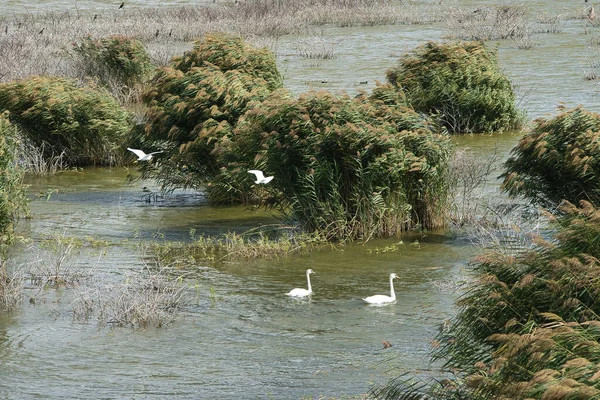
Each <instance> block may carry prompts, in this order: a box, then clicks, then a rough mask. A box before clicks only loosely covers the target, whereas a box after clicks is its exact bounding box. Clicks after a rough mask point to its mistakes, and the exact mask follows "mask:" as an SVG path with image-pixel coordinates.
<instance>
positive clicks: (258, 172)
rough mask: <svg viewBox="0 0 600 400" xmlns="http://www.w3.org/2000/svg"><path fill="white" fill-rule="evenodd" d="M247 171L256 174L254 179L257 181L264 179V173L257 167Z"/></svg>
mask: <svg viewBox="0 0 600 400" xmlns="http://www.w3.org/2000/svg"><path fill="white" fill-rule="evenodd" d="M248 173H250V174H254V175H256V181H257V182H258V181H261V180H263V179H265V175H264V174H263V172H262V171H261V170H259V169H251V170H249V171H248Z"/></svg>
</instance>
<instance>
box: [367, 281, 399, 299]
mask: <svg viewBox="0 0 600 400" xmlns="http://www.w3.org/2000/svg"><path fill="white" fill-rule="evenodd" d="M397 277H398V275H396V274H390V295H389V296H386V295H383V294H376V295H375V296H369V297H365V298H364V299H363V300H364V301H366V302H367V303H369V304H387V303H393V302H394V301H396V293H395V292H394V279H396V278H397Z"/></svg>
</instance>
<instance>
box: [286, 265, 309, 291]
mask: <svg viewBox="0 0 600 400" xmlns="http://www.w3.org/2000/svg"><path fill="white" fill-rule="evenodd" d="M314 273H315V272H314V271H313V270H312V269H307V270H306V282H308V290H307V289H302V288H296V289H292V290H290V291H289V292H288V293H286V295H288V296H291V297H306V296H310V295H311V294H312V292H313V291H312V286H310V274H314Z"/></svg>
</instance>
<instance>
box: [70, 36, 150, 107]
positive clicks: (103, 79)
mask: <svg viewBox="0 0 600 400" xmlns="http://www.w3.org/2000/svg"><path fill="white" fill-rule="evenodd" d="M73 52H74V55H75V57H74V59H75V64H76V67H75V68H76V69H77V70H78V74H79V75H80V76H81V78H82V79H83V78H88V79H93V80H96V81H97V82H98V83H100V84H102V85H104V86H105V87H107V88H109V90H110V91H111V93H113V95H115V97H117V98H119V99H121V101H123V102H125V101H126V100H127V101H128V102H130V101H132V100H136V99H137V97H139V94H140V93H141V85H142V83H143V82H145V81H146V80H148V79H149V78H150V77H151V76H152V73H153V72H154V68H155V66H154V65H153V64H152V62H151V61H150V56H149V55H148V52H147V51H146V49H145V48H144V46H143V45H142V43H141V42H140V41H139V40H137V39H134V38H130V37H126V36H110V37H105V38H99V39H94V38H92V37H90V36H88V37H86V38H84V39H83V40H81V41H79V42H78V43H73ZM136 94H137V95H136Z"/></svg>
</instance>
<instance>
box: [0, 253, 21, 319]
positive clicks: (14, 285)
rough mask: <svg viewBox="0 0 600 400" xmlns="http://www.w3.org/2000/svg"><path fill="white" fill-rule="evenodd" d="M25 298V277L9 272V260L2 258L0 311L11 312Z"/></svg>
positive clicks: (0, 263)
mask: <svg viewBox="0 0 600 400" xmlns="http://www.w3.org/2000/svg"><path fill="white" fill-rule="evenodd" d="M22 300H23V277H22V276H20V275H19V274H17V273H14V272H13V273H8V271H7V260H6V258H4V256H3V257H2V258H1V259H0V313H11V312H13V311H15V310H16V309H17V307H18V306H19V304H21V301H22Z"/></svg>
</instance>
